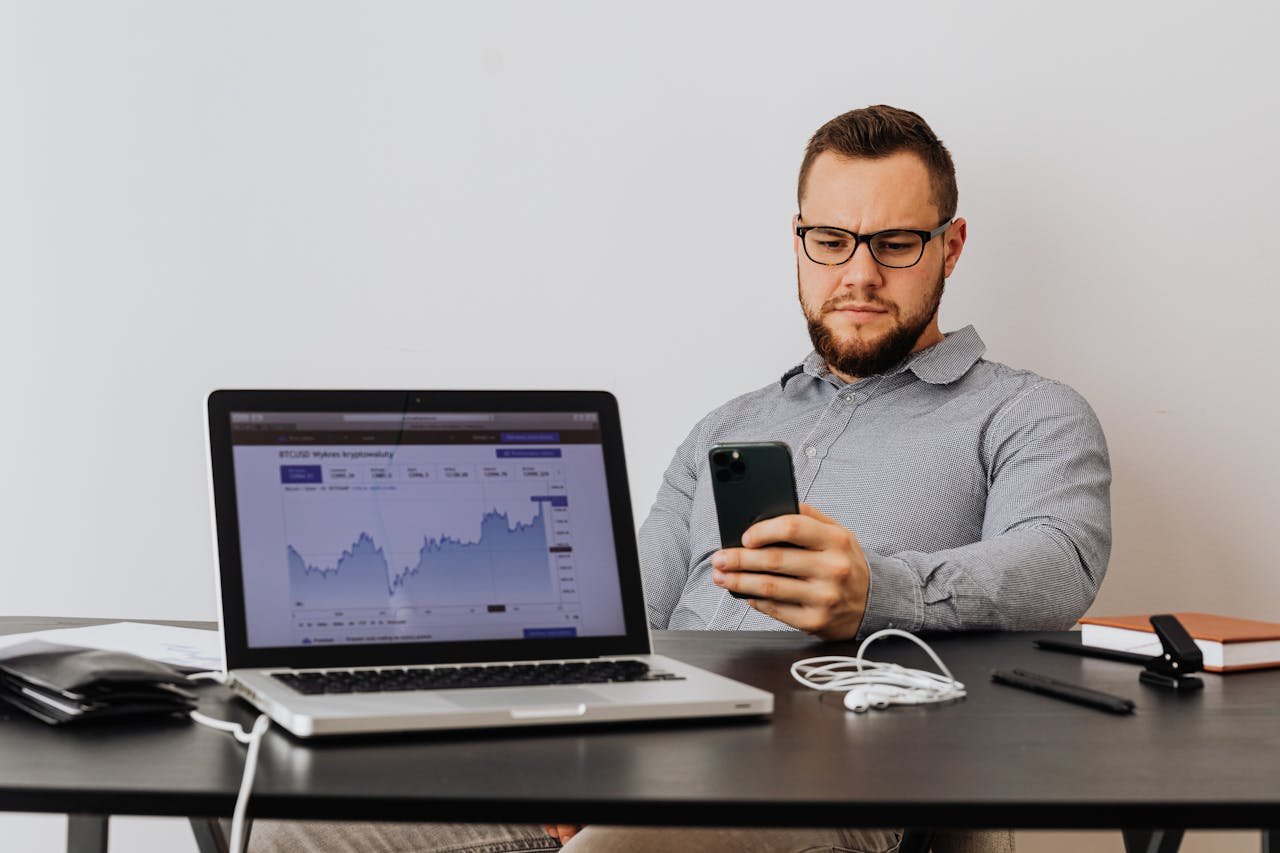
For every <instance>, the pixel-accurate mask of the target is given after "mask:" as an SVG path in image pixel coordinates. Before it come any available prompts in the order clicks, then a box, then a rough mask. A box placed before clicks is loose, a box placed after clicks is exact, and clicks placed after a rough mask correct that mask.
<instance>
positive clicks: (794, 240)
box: [791, 213, 800, 258]
mask: <svg viewBox="0 0 1280 853" xmlns="http://www.w3.org/2000/svg"><path fill="white" fill-rule="evenodd" d="M799 227H800V214H798V213H797V214H795V215H794V216H792V217H791V248H792V249H793V250H794V251H795V253H796V257H797V258H798V257H800V238H799V237H797V236H796V229H797V228H799Z"/></svg>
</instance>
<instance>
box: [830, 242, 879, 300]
mask: <svg viewBox="0 0 1280 853" xmlns="http://www.w3.org/2000/svg"><path fill="white" fill-rule="evenodd" d="M883 284H884V277H883V275H882V274H881V268H880V265H879V264H878V263H876V259H875V258H873V257H872V256H871V247H870V246H868V245H867V244H866V243H862V244H860V245H859V246H858V249H857V251H855V252H854V253H853V257H852V258H850V259H849V260H847V261H845V263H844V269H843V270H842V274H841V276H840V286H841V287H849V288H853V289H855V290H856V289H859V288H863V287H880V286H882V285H883Z"/></svg>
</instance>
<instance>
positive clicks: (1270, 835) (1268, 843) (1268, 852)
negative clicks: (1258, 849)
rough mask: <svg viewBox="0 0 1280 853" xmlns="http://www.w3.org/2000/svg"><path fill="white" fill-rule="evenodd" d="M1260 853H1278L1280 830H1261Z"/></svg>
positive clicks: (1279, 851)
mask: <svg viewBox="0 0 1280 853" xmlns="http://www.w3.org/2000/svg"><path fill="white" fill-rule="evenodd" d="M1262 853H1280V829H1264V830H1262Z"/></svg>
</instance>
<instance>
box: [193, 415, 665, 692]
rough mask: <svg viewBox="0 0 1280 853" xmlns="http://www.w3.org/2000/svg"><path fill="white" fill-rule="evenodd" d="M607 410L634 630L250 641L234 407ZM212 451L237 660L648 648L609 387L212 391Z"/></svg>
mask: <svg viewBox="0 0 1280 853" xmlns="http://www.w3.org/2000/svg"><path fill="white" fill-rule="evenodd" d="M233 411H234V412H350V413H360V412H403V413H406V414H410V413H416V412H560V411H564V412H591V411H594V412H598V413H599V417H600V432H601V437H602V444H601V449H602V451H603V454H604V463H605V477H606V482H607V488H608V494H609V504H610V516H611V519H612V527H613V530H612V533H613V540H614V550H615V554H616V557H617V564H618V583H619V589H620V592H621V598H622V607H623V621H624V626H625V633H624V634H620V635H612V636H604V637H573V638H559V637H547V638H522V639H508V640H482V641H467V642H414V643H360V644H353V645H335V646H328V645H326V646H304V645H297V646H270V647H251V646H250V645H249V642H248V626H247V622H246V615H245V601H244V593H245V589H244V573H243V563H242V559H241V551H240V535H239V517H238V509H237V503H236V484H235V466H234V457H233V445H232V431H231V413H232V412H233ZM207 412H208V430H209V432H208V435H209V460H210V478H211V490H212V496H213V513H214V526H215V540H216V552H217V553H216V555H215V556H216V559H217V564H218V579H219V584H220V590H219V606H220V609H221V614H220V616H221V625H222V634H223V645H224V649H225V653H226V666H227V668H228V669H239V668H248V667H269V668H273V667H281V668H284V667H289V668H334V667H361V666H407V665H417V664H438V663H480V662H485V661H525V660H528V661H535V660H549V659H552V660H553V659H564V658H592V657H602V656H609V655H634V654H648V653H649V651H650V648H651V647H650V641H649V628H648V621H647V619H646V611H645V606H644V594H643V588H642V584H641V579H640V561H639V555H638V553H637V550H636V538H635V524H634V520H633V515H632V509H631V492H630V489H629V485H628V481H627V472H626V459H625V456H624V452H623V445H622V424H621V419H620V416H619V412H618V402H617V400H616V398H614V396H613V395H612V394H611V393H609V392H607V391H430V390H425V391H370V390H346V391H341V390H307V391H301V390H287V391H286V390H274V391H273V390H218V391H214V392H212V393H211V394H210V395H209V397H208V400H207Z"/></svg>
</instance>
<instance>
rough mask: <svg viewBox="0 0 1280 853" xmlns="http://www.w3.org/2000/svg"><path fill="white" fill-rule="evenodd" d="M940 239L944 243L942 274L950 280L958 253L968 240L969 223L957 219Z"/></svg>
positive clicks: (957, 259)
mask: <svg viewBox="0 0 1280 853" xmlns="http://www.w3.org/2000/svg"><path fill="white" fill-rule="evenodd" d="M942 239H943V240H945V241H946V242H945V243H944V244H943V250H944V251H945V252H946V255H945V256H944V261H943V263H944V266H943V269H942V274H943V275H944V276H946V277H948V278H950V276H951V273H952V271H953V270H955V268H956V262H957V261H959V260H960V253H961V252H963V251H964V243H965V240H967V239H969V223H968V222H966V221H964V219H957V220H956V221H955V222H952V223H951V227H950V228H948V229H947V231H946V233H945V234H943V235H942Z"/></svg>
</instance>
